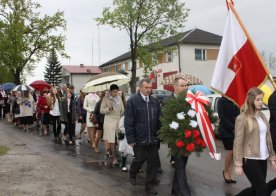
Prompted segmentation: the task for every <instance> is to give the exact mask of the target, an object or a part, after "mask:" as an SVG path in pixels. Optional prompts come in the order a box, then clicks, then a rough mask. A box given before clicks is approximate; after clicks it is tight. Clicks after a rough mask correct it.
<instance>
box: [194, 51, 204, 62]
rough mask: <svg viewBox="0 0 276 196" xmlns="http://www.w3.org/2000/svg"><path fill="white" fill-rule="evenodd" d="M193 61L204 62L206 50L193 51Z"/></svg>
mask: <svg viewBox="0 0 276 196" xmlns="http://www.w3.org/2000/svg"><path fill="white" fill-rule="evenodd" d="M195 60H199V61H205V60H206V50H205V49H195Z"/></svg>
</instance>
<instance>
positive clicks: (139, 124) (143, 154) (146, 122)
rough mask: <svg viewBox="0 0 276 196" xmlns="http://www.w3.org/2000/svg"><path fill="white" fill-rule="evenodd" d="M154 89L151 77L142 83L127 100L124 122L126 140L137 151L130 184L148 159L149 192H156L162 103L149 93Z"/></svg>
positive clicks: (147, 177)
mask: <svg viewBox="0 0 276 196" xmlns="http://www.w3.org/2000/svg"><path fill="white" fill-rule="evenodd" d="M151 89H152V83H151V81H150V80H149V79H142V80H141V81H140V82H139V92H138V93H137V94H136V95H133V96H132V97H131V98H129V100H128V101H127V104H126V109H125V121H124V124H125V132H126V138H127V142H128V144H129V145H131V146H132V147H133V151H134V154H135V159H134V160H133V161H132V163H131V166H130V170H129V175H130V183H131V184H132V185H135V184H136V174H137V173H138V171H139V170H140V168H141V166H142V164H143V163H144V161H145V160H147V171H146V182H145V191H146V193H147V194H149V195H150V194H157V192H156V191H155V190H154V189H153V186H154V185H155V184H156V175H157V168H158V138H157V131H158V130H159V128H160V126H161V123H160V103H159V101H158V100H157V99H156V98H154V97H152V96H150V93H151Z"/></svg>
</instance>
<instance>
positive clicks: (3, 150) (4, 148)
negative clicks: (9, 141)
mask: <svg viewBox="0 0 276 196" xmlns="http://www.w3.org/2000/svg"><path fill="white" fill-rule="evenodd" d="M9 150H10V149H9V148H8V147H7V146H1V145H0V156H1V155H4V154H6V153H7V152H8V151H9Z"/></svg>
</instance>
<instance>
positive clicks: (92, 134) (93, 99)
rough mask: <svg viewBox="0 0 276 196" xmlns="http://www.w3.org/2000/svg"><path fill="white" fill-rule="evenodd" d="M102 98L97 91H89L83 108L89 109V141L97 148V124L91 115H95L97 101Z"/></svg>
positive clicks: (87, 121)
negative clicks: (93, 121)
mask: <svg viewBox="0 0 276 196" xmlns="http://www.w3.org/2000/svg"><path fill="white" fill-rule="evenodd" d="M99 100H100V98H99V96H98V95H97V94H95V93H89V94H87V95H86V96H85V98H84V103H83V109H85V110H86V111H87V115H86V126H87V131H88V142H89V143H91V147H92V148H95V138H96V126H97V124H94V123H92V122H91V119H90V118H91V117H92V115H93V112H94V109H95V106H96V103H97V102H98V101H99Z"/></svg>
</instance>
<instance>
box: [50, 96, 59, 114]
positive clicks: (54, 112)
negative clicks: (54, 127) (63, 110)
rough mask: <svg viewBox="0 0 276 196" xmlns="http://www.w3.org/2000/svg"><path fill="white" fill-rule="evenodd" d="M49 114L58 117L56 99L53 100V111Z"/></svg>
mask: <svg viewBox="0 0 276 196" xmlns="http://www.w3.org/2000/svg"><path fill="white" fill-rule="evenodd" d="M50 114H51V115H52V116H60V111H59V104H58V99H56V100H55V104H54V106H53V109H51V110H50Z"/></svg>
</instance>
